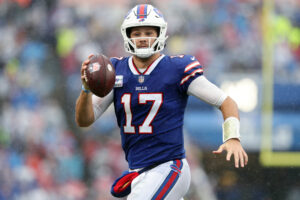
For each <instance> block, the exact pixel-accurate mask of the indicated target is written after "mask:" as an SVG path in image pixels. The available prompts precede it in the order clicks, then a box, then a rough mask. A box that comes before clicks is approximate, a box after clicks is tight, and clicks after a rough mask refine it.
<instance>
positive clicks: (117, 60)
mask: <svg viewBox="0 0 300 200" xmlns="http://www.w3.org/2000/svg"><path fill="white" fill-rule="evenodd" d="M127 60H128V57H111V58H110V62H111V63H112V64H113V66H114V67H115V68H117V67H118V66H119V65H122V64H123V63H124V62H127Z"/></svg>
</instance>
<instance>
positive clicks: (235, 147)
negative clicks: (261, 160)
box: [213, 138, 248, 168]
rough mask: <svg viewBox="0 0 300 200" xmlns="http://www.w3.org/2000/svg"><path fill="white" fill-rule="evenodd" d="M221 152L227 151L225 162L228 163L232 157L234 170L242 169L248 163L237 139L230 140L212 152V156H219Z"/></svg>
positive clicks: (246, 156)
mask: <svg viewBox="0 0 300 200" xmlns="http://www.w3.org/2000/svg"><path fill="white" fill-rule="evenodd" d="M223 151H227V155H226V160H227V161H230V158H231V156H232V155H233V156H234V164H235V167H236V168H239V164H240V165H241V167H244V166H245V165H247V163H248V155H247V153H246V152H245V150H244V149H243V147H242V145H241V143H240V141H239V140H238V139H235V138H232V139H229V140H227V141H226V142H225V143H224V144H222V145H221V146H220V147H219V149H218V150H216V151H213V154H221V153H222V152H223Z"/></svg>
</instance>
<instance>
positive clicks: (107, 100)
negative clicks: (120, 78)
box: [92, 90, 114, 121]
mask: <svg viewBox="0 0 300 200" xmlns="http://www.w3.org/2000/svg"><path fill="white" fill-rule="evenodd" d="M113 97H114V93H113V90H112V91H111V92H110V93H109V94H108V95H106V96H105V97H103V98H101V97H98V96H96V95H94V94H93V96H92V102H93V110H94V118H95V121H96V120H97V119H98V118H99V117H100V116H101V115H102V114H103V113H104V112H105V111H106V109H107V108H108V107H109V106H110V104H111V103H112V102H113Z"/></svg>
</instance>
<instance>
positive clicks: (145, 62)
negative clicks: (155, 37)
mask: <svg viewBox="0 0 300 200" xmlns="http://www.w3.org/2000/svg"><path fill="white" fill-rule="evenodd" d="M159 57H160V53H156V54H153V55H152V56H150V57H149V58H139V57H137V56H133V62H134V64H135V66H136V67H137V68H138V69H143V68H147V67H148V66H149V65H151V64H152V63H153V62H154V61H155V60H156V59H157V58H159Z"/></svg>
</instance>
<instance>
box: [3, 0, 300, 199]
mask: <svg viewBox="0 0 300 200" xmlns="http://www.w3.org/2000/svg"><path fill="white" fill-rule="evenodd" d="M137 2H140V1H129V0H128V1H121V0H113V1H103V0H85V1H80V0H78V1H70V0H0V36H1V39H0V166H1V167H0V200H4V199H5V200H7V199H18V200H19V199H20V200H28V199H30V200H44V199H45V200H48V199H49V200H52V199H53V200H54V199H55V200H60V199H64V200H68V199H69V200H83V199H91V200H93V199H95V200H102V199H103V200H108V199H112V197H111V196H110V193H109V191H110V186H111V184H112V182H113V180H114V179H115V178H116V177H118V176H119V175H120V174H121V173H122V171H123V170H125V169H126V168H127V164H126V162H125V161H124V155H123V152H122V150H121V146H120V138H119V133H118V128H116V122H115V118H114V115H113V109H112V108H110V109H109V110H108V111H107V113H106V114H105V115H106V116H105V117H102V120H101V121H99V122H97V123H96V124H95V125H93V126H92V127H90V128H85V129H80V128H78V127H77V126H76V124H75V122H74V106H75V101H76V98H77V96H78V95H79V92H80V89H81V82H80V71H79V70H80V65H81V62H82V61H83V60H84V59H86V57H87V56H88V55H90V54H95V53H103V54H105V55H107V56H122V55H124V50H123V40H122V38H121V34H120V25H121V23H122V20H123V17H124V16H125V14H126V13H127V11H128V10H129V8H131V7H133V5H135V4H136V3H137ZM147 2H148V3H149V2H150V3H153V4H154V5H155V6H157V7H158V8H160V10H161V11H162V12H163V13H164V15H165V18H166V20H167V21H168V34H169V35H170V38H169V40H168V43H167V47H166V52H165V53H167V54H179V53H185V54H193V55H195V56H196V57H197V58H198V59H199V60H200V62H201V63H203V65H204V68H205V70H206V74H207V76H209V77H212V78H213V77H214V76H217V75H219V74H222V73H235V72H243V73H244V72H246V73H254V74H260V73H261V44H262V33H261V31H262V28H261V17H262V14H261V12H262V1H261V0H188V1H180V0H172V1H171V0H163V1H147ZM274 4H275V5H274V6H275V14H274V16H273V18H272V26H273V27H274V30H275V31H274V34H273V37H272V38H273V40H274V41H276V42H275V46H274V63H275V74H280V75H281V76H280V77H277V76H276V80H278V81H293V82H295V83H299V80H300V1H298V0H286V1H281V0H276V1H275V3H274ZM190 146H192V145H190ZM196 149H198V147H196ZM198 151H199V150H198ZM198 154H199V152H197V151H196V150H191V152H190V153H188V158H189V159H190V160H191V162H192V164H191V165H192V170H193V171H194V172H195V173H194V174H195V176H194V177H193V185H192V187H191V188H192V189H191V192H190V194H189V195H188V197H187V199H195V200H197V199H205V200H209V199H212V200H214V199H217V198H218V197H220V199H231V200H232V199H243V198H244V199H247V198H245V197H243V198H241V197H242V196H243V195H242V194H240V193H236V192H233V193H235V194H236V196H234V197H232V196H231V195H230V194H227V193H230V190H226V189H224V188H223V190H222V189H221V190H217V189H216V188H217V187H216V186H217V185H219V186H222V184H225V185H226V184H228V182H229V184H230V183H232V181H233V182H234V178H232V176H230V174H229V175H228V174H225V175H224V177H226V176H229V177H231V178H230V179H231V182H230V180H224V179H222V178H220V179H218V178H215V179H214V180H215V181H212V183H211V184H208V183H209V182H210V180H209V177H207V175H206V174H205V172H204V171H203V169H202V168H201V167H199V166H201V165H202V164H201V160H200V158H199V155H198ZM232 179H233V180H232ZM205 184H208V185H205ZM198 187H199V188H198ZM201 187H202V188H206V189H205V190H201ZM231 194H232V193H231ZM264 197H265V196H264V195H259V196H258V197H255V199H263V198H264ZM248 199H252V197H251V195H250V197H249V198H248ZM253 199H254V197H253ZM290 200H293V198H290Z"/></svg>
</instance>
